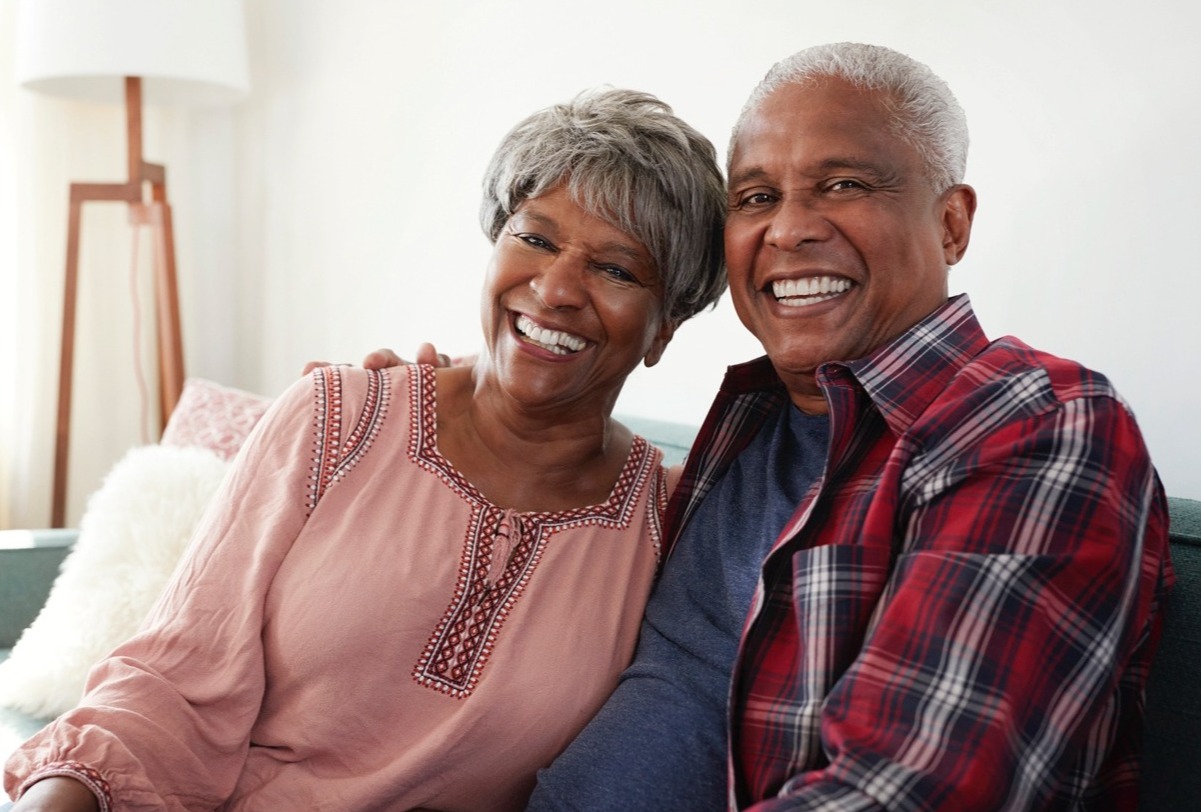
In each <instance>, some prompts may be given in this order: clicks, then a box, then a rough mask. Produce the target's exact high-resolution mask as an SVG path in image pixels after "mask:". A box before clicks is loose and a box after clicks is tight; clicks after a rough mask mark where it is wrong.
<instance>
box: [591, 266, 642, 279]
mask: <svg viewBox="0 0 1201 812" xmlns="http://www.w3.org/2000/svg"><path fill="white" fill-rule="evenodd" d="M597 267H598V268H599V269H600V271H601V273H603V274H605V275H606V276H608V277H610V278H611V279H615V280H617V281H619V282H637V281H638V278H637V277H635V276H634V274H632V273H630V272H629V271H627V270H626V269H625V268H623V267H621V266H620V265H598V266H597Z"/></svg>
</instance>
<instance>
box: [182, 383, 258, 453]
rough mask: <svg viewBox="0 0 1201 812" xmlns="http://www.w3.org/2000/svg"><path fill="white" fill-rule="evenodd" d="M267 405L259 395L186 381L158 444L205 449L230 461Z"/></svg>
mask: <svg viewBox="0 0 1201 812" xmlns="http://www.w3.org/2000/svg"><path fill="white" fill-rule="evenodd" d="M270 405H271V399H270V398H267V397H263V396H262V395H254V394H251V393H250V392H243V391H242V390H240V389H231V388H230V387H228V386H222V385H220V384H217V383H213V382H212V381H207V380H205V379H203V378H188V380H187V381H186V382H185V383H184V387H183V394H182V395H180V398H179V403H178V404H176V406H175V411H173V412H172V413H171V419H170V420H168V421H167V427H166V428H165V429H164V430H163V439H162V440H161V441H160V443H161V444H162V445H172V446H195V447H200V448H207V449H209V450H210V451H214V452H216V454H217V456H219V457H221V458H222V459H225V460H230V459H233V458H234V455H235V454H237V453H238V449H239V448H241V447H242V443H244V442H245V441H246V437H247V436H248V435H249V434H250V430H251V429H253V428H254V424H255V423H257V422H258V421H259V418H260V417H262V416H263V413H264V412H266V411H267V407H268V406H270Z"/></svg>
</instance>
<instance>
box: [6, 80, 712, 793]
mask: <svg viewBox="0 0 1201 812" xmlns="http://www.w3.org/2000/svg"><path fill="white" fill-rule="evenodd" d="M724 208H725V196H724V192H723V187H722V180H721V175H720V172H719V170H718V168H717V165H716V162H715V153H714V149H713V147H712V145H711V144H710V143H709V142H708V141H707V140H706V139H705V138H704V137H703V136H701V135H700V134H699V133H697V132H695V131H694V130H693V129H692V128H690V127H689V126H688V125H686V124H685V123H684V122H682V121H680V120H679V119H678V118H676V117H675V116H673V115H672V114H671V110H670V108H669V107H667V106H666V105H664V104H663V103H661V102H659V101H658V100H657V99H655V98H654V97H652V96H649V95H646V94H643V93H637V92H633V91H626V90H605V91H593V92H589V93H585V94H582V95H581V96H579V97H577V98H576V99H575V100H573V101H572V102H571V103H568V104H563V105H558V106H555V107H552V108H549V109H547V110H543V111H541V112H538V113H536V114H534V115H533V116H531V117H530V118H528V119H526V120H525V121H523V122H521V123H520V124H519V125H518V126H517V127H516V128H514V129H513V130H512V131H511V132H510V133H509V134H508V135H507V136H506V137H505V139H504V140H503V142H502V143H501V145H500V148H499V150H498V151H497V153H496V155H495V156H494V158H493V160H492V163H491V165H490V167H489V169H488V172H487V176H486V179H485V194H484V204H483V209H482V217H481V219H482V224H483V227H484V230H485V232H486V233H487V235H488V237H489V239H490V240H491V241H492V242H493V244H494V249H493V253H492V258H491V262H490V264H489V267H488V271H487V276H486V279H485V282H484V289H483V302H482V316H483V327H484V336H485V342H484V349H483V351H482V352H481V353H480V355H479V358H478V360H477V361H476V363H475V364H474V365H473V366H465V367H457V368H448V369H438V370H435V369H433V368H432V367H429V366H412V367H397V368H392V369H387V370H383V371H364V370H358V369H352V368H349V367H326V368H321V369H317V370H315V371H314V372H313V373H312V374H311V375H310V376H308V377H307V378H306V379H304V380H302V381H300V382H298V383H297V384H295V385H293V386H292V387H290V388H289V389H288V390H287V391H286V392H285V393H284V394H283V395H282V396H281V397H280V398H279V399H278V401H277V402H276V403H275V404H274V405H273V406H272V408H271V410H270V412H269V413H268V415H267V416H266V417H264V418H263V421H262V423H261V424H260V425H259V427H257V428H256V430H255V432H254V434H253V436H252V438H251V439H250V440H249V441H248V443H247V446H246V447H245V448H244V449H243V451H242V453H241V455H240V456H239V458H238V461H237V462H236V463H235V465H234V468H233V470H232V471H231V473H230V475H229V477H228V478H227V480H226V482H225V484H224V486H223V488H222V490H221V492H220V493H219V495H218V496H217V497H216V499H215V500H214V503H213V506H212V507H210V509H209V512H208V513H207V515H206V517H205V519H204V520H203V521H202V523H201V526H200V528H199V529H198V530H197V534H196V536H195V537H194V539H193V541H192V544H191V546H190V548H189V552H188V554H187V555H186V557H185V560H184V561H183V562H182V563H181V566H180V568H179V570H178V571H177V573H176V575H175V577H174V578H173V580H172V583H171V584H170V585H169V586H168V588H167V591H166V593H165V594H164V596H163V597H162V598H161V599H160V601H159V603H158V605H157V607H156V608H155V610H154V612H153V613H152V615H151V617H150V618H149V619H148V620H147V622H146V624H145V625H144V626H143V629H142V631H141V632H140V633H139V634H138V635H137V636H135V637H134V638H133V639H131V640H130V641H128V642H127V643H125V644H124V645H122V646H121V647H119V648H118V649H117V650H116V651H114V652H113V654H112V655H111V656H110V657H109V658H107V659H106V660H105V661H103V662H102V663H100V664H99V665H97V666H96V668H95V669H94V670H93V671H92V673H91V676H90V678H89V683H88V690H87V693H86V695H85V696H84V698H83V701H82V703H81V704H80V705H79V707H77V708H76V709H74V710H72V711H71V712H69V713H67V714H66V715H64V716H63V717H61V718H60V719H58V720H57V721H56V722H54V723H53V724H52V725H51V726H49V727H48V728H47V729H46V730H44V731H42V732H41V733H39V734H38V735H37V736H35V737H34V738H33V739H31V740H30V741H29V742H27V743H26V744H25V745H24V746H23V747H22V748H21V749H20V750H19V751H18V752H17V753H16V754H15V755H14V756H13V757H12V758H11V760H10V761H9V762H8V765H7V774H6V786H7V788H8V790H9V791H10V792H14V793H21V792H23V793H24V795H23V796H22V797H21V800H20V801H18V803H17V805H16V807H15V808H16V809H18V810H26V809H46V810H50V809H53V810H75V809H79V810H84V809H88V810H94V809H120V810H152V809H153V810H160V809H170V810H176V809H223V810H264V811H265V810H270V811H271V812H277V810H281V809H305V810H317V809H328V810H367V809H370V810H406V809H418V808H427V809H438V810H447V811H448V812H449V810H485V809H486V810H509V809H519V808H521V807H522V806H523V804H524V802H525V800H526V798H527V796H528V794H529V793H530V791H531V790H532V788H533V784H534V773H535V771H536V770H537V769H538V768H539V767H542V766H544V765H546V764H548V763H549V762H550V761H551V759H552V758H553V757H554V756H555V755H556V754H557V753H558V752H559V751H560V750H561V749H562V748H563V747H564V746H565V745H566V744H567V743H568V742H569V741H570V740H571V739H572V737H573V736H574V735H575V733H576V732H577V731H579V730H580V729H581V728H582V727H583V725H584V724H585V722H587V721H588V719H589V718H590V717H591V716H592V715H593V713H594V712H595V711H596V710H597V709H598V708H599V707H600V705H601V703H602V702H603V701H604V699H605V698H606V696H607V695H608V694H609V693H610V691H611V690H612V689H613V687H614V685H615V683H616V680H617V676H618V674H619V672H620V671H621V670H622V668H623V667H624V666H625V665H626V663H627V662H628V661H629V659H630V657H631V655H632V652H633V648H634V644H635V637H636V635H637V631H638V624H639V619H640V617H641V615H642V609H643V604H644V602H645V600H646V598H647V594H648V592H649V589H650V585H651V581H652V579H653V576H654V572H655V569H656V566H657V562H658V555H659V524H660V518H661V512H662V508H663V506H664V504H665V500H666V487H667V486H666V474H665V471H664V469H663V467H662V458H661V455H660V454H659V452H658V451H657V450H655V449H654V448H652V447H651V446H649V444H648V443H647V442H646V441H645V440H643V439H642V438H640V437H636V436H633V435H632V434H631V432H630V431H629V430H628V429H626V428H625V427H623V426H621V425H620V424H619V423H617V422H615V421H614V420H613V419H612V418H611V416H610V412H611V410H612V408H613V404H614V402H615V401H616V399H617V395H618V393H619V392H620V390H621V387H622V384H623V382H624V381H625V379H626V376H627V375H628V374H629V373H630V372H631V371H632V370H633V369H635V368H636V367H637V365H638V364H639V363H642V362H645V363H646V364H648V365H649V364H654V363H655V362H656V361H657V360H658V359H659V356H660V354H661V353H662V352H663V349H664V347H665V346H666V345H667V343H668V341H669V340H670V339H671V337H672V333H673V331H674V330H675V329H676V327H677V326H678V325H679V324H680V323H681V322H682V321H684V320H685V319H687V318H689V317H690V316H692V315H694V314H695V313H697V312H699V311H700V310H702V309H704V308H705V307H707V306H709V305H710V304H712V303H713V302H715V301H716V299H717V298H718V296H720V294H721V291H722V290H723V289H724V285H725V283H724V276H723V273H722V268H721V255H720V231H721V223H722V218H723V214H724Z"/></svg>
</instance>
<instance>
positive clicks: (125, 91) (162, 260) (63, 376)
mask: <svg viewBox="0 0 1201 812" xmlns="http://www.w3.org/2000/svg"><path fill="white" fill-rule="evenodd" d="M16 77H17V81H18V82H19V83H20V84H22V85H23V86H24V87H27V88H29V89H31V90H34V91H38V92H42V93H48V94H51V95H56V96H66V97H71V98H77V99H85V100H91V101H105V102H116V101H119V100H121V99H123V100H124V103H125V121H126V137H127V151H128V177H127V179H126V180H124V181H120V182H115V183H72V184H71V186H70V198H69V210H68V217H67V263H66V275H65V284H64V288H63V321H62V344H61V347H60V356H59V390H58V417H57V423H56V441H55V453H54V489H53V495H52V503H51V520H50V521H51V526H52V527H62V526H64V524H65V519H66V501H67V471H68V469H67V461H68V454H69V451H70V440H71V389H72V377H73V362H74V348H75V310H76V298H77V296H76V294H77V290H78V282H79V252H80V228H81V226H82V218H83V206H84V204H85V203H92V202H122V203H125V204H126V205H128V206H129V209H130V220H131V222H132V223H134V224H137V225H145V226H149V227H150V228H151V231H152V232H153V235H154V289H155V321H156V337H157V338H156V344H157V354H158V372H159V409H160V416H161V420H162V423H163V424H165V423H166V421H167V418H168V417H169V416H170V414H171V411H172V409H174V407H175V403H176V401H177V400H178V399H179V394H180V391H181V390H182V388H183V379H184V368H183V342H182V338H181V331H180V322H179V300H178V291H177V285H176V268H175V238H174V232H173V228H172V223H171V207H170V204H169V203H168V201H167V172H166V168H165V167H164V165H162V164H154V163H149V162H147V161H145V160H144V159H143V157H142V106H143V101H145V102H146V103H147V104H218V103H229V102H232V101H236V100H237V99H239V98H241V97H243V96H244V95H245V94H246V93H247V92H248V91H249V89H250V82H249V75H248V70H247V61H246V34H245V10H244V8H243V2H242V0H20V2H19V5H18V7H17V36H16Z"/></svg>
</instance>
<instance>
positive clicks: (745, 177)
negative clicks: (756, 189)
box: [726, 166, 767, 188]
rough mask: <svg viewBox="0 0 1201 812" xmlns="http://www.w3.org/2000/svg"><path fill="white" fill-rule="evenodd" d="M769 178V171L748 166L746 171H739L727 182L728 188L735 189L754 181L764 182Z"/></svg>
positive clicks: (759, 167)
mask: <svg viewBox="0 0 1201 812" xmlns="http://www.w3.org/2000/svg"><path fill="white" fill-rule="evenodd" d="M766 177H767V170H766V169H764V168H763V167H761V166H748V167H747V168H746V169H742V170H739V171H738V172H737V173H735V174H733V175H730V179H729V180H728V181H726V186H728V187H731V188H732V187H734V186H737V185H739V184H742V183H749V182H750V181H753V180H763V179H764V178H766Z"/></svg>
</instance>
